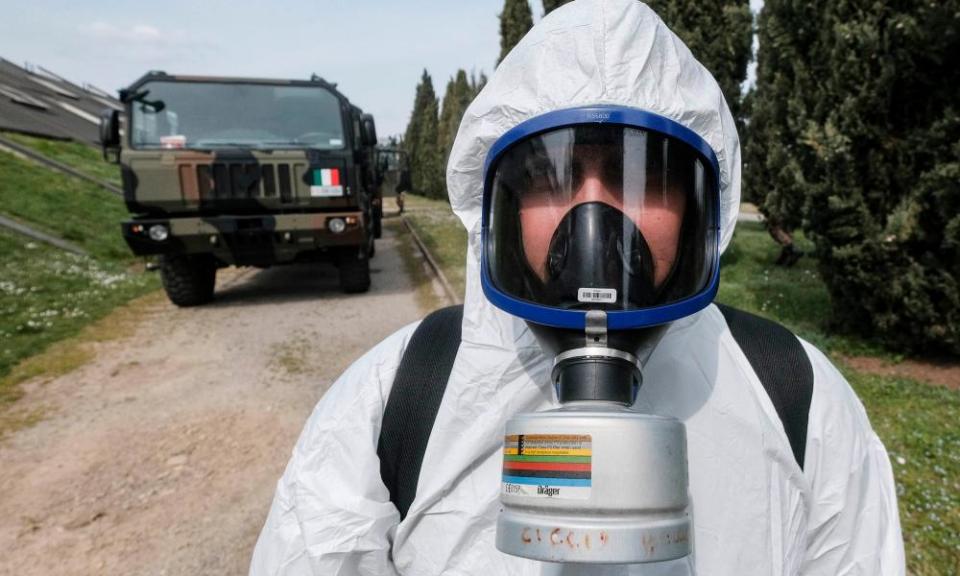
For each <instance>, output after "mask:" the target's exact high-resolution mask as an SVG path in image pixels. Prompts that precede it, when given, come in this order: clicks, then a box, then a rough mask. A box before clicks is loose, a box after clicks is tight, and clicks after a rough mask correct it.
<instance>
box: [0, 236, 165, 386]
mask: <svg viewBox="0 0 960 576" xmlns="http://www.w3.org/2000/svg"><path fill="white" fill-rule="evenodd" d="M0 253H2V254H3V255H4V257H3V259H2V260H0V343H2V344H0V405H3V404H8V403H10V402H12V401H13V400H16V399H17V398H18V397H19V387H18V386H17V385H18V384H19V383H21V382H23V381H24V380H27V379H29V378H31V377H34V376H38V375H41V374H51V373H52V374H61V373H64V372H65V371H69V369H72V367H75V366H76V365H79V364H82V363H83V361H84V360H85V359H86V358H85V357H82V355H81V356H78V354H80V352H77V351H75V350H71V351H67V350H60V351H59V352H58V353H57V354H55V355H52V356H46V357H42V358H41V357H37V358H34V359H31V360H26V359H27V358H29V357H31V356H35V355H37V354H38V353H40V352H42V351H43V350H45V349H47V348H48V347H49V346H51V345H52V344H54V343H55V342H58V341H61V340H64V339H65V338H69V337H71V336H74V335H76V334H78V333H79V332H80V331H81V329H83V328H84V327H85V326H87V325H89V324H91V323H92V322H94V321H96V320H98V319H100V318H102V317H103V316H105V315H106V314H107V313H109V312H110V311H111V310H113V309H114V308H115V307H116V306H118V305H120V304H123V303H125V302H127V301H129V300H131V299H133V298H136V297H138V296H141V295H143V294H145V293H147V292H150V291H153V290H156V289H157V288H158V286H159V282H158V280H157V278H156V277H155V276H154V275H150V274H144V273H142V272H139V271H136V270H131V269H129V267H128V266H127V264H126V263H125V262H105V261H101V260H96V259H94V258H91V257H83V256H77V255H75V254H71V253H69V252H63V251H60V250H57V249H56V248H52V247H49V246H46V245H43V244H38V243H35V242H30V241H26V240H24V239H23V238H22V237H20V236H14V235H11V234H9V233H7V232H4V231H0ZM103 333H104V329H103V328H101V329H100V331H99V332H94V333H91V336H93V337H97V335H98V334H103ZM25 360H26V361H25Z"/></svg>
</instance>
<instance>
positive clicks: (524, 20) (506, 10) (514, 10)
mask: <svg viewBox="0 0 960 576" xmlns="http://www.w3.org/2000/svg"><path fill="white" fill-rule="evenodd" d="M531 28H533V13H532V12H531V11H530V5H529V4H528V3H527V0H506V2H505V3H504V5H503V12H501V13H500V57H499V58H497V64H500V62H502V61H503V59H504V58H505V57H506V56H507V54H508V53H509V52H510V51H511V50H513V47H514V46H516V45H517V42H520V39H521V38H523V36H524V35H525V34H526V33H527V32H529V31H530V29H531Z"/></svg>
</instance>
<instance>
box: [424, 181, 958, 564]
mask: <svg viewBox="0 0 960 576" xmlns="http://www.w3.org/2000/svg"><path fill="white" fill-rule="evenodd" d="M408 206H409V207H410V212H409V213H408V215H407V217H408V218H409V219H410V220H411V222H413V224H414V226H415V227H416V229H417V232H418V233H419V234H420V236H421V237H422V239H423V240H424V243H425V244H427V246H428V248H429V249H430V250H431V251H434V250H435V251H434V252H433V254H434V256H435V257H436V258H437V259H438V260H439V261H440V265H441V266H442V267H443V268H444V273H445V274H446V275H447V277H448V278H449V279H450V281H451V283H455V285H456V286H457V287H458V289H460V290H461V291H462V288H463V267H464V259H465V248H466V232H465V231H464V230H463V227H462V226H461V225H460V222H459V220H458V219H457V218H456V216H454V215H453V214H452V212H451V210H450V207H449V205H448V204H447V203H446V202H444V201H435V200H427V199H424V198H422V197H416V196H408ZM797 242H798V244H799V246H800V247H801V248H802V249H804V250H806V251H807V252H808V253H809V252H810V249H811V246H810V244H809V243H808V242H807V241H806V240H805V239H804V238H803V237H802V236H800V237H799V238H798V239H797ZM778 253H779V247H778V246H776V245H775V244H774V243H773V241H772V240H770V238H769V236H768V235H767V233H766V232H765V231H764V229H763V226H762V225H761V224H753V223H740V224H738V225H737V232H736V235H735V237H734V240H733V243H732V245H731V246H730V247H729V248H728V249H727V251H726V253H725V254H724V257H723V260H722V266H721V281H720V293H719V295H718V298H717V299H718V300H719V301H721V302H724V303H727V304H730V305H732V306H736V307H738V308H742V309H745V310H749V311H751V312H754V313H757V314H760V315H763V316H766V317H768V318H772V319H774V320H776V321H778V322H781V323H782V324H784V325H786V326H787V327H789V328H790V329H791V330H793V331H794V332H796V333H797V334H799V335H800V336H802V337H803V338H805V339H807V340H809V341H811V342H813V343H814V344H816V345H817V346H818V347H820V348H821V349H822V350H824V351H825V352H826V353H827V354H829V355H830V356H831V357H832V358H833V359H834V362H836V363H837V364H838V365H839V366H840V368H841V370H843V372H844V374H845V375H846V377H847V379H848V380H849V381H850V383H851V385H852V386H853V387H854V389H855V390H856V391H857V394H858V395H859V396H860V399H861V400H862V401H863V404H864V405H865V407H866V409H867V412H868V413H869V415H870V421H871V423H872V424H873V427H874V429H875V430H876V431H877V434H878V435H879V436H880V438H881V439H882V440H883V442H884V444H885V445H886V447H887V450H888V452H889V453H890V458H891V462H892V464H893V469H894V475H895V480H896V485H897V494H898V496H899V504H900V520H901V523H902V526H903V534H904V539H905V545H906V552H907V566H908V570H909V572H910V573H911V574H913V575H914V576H933V575H947V574H953V575H956V574H960V560H958V559H960V427H958V425H957V423H958V422H960V391H957V390H949V389H946V388H941V387H937V386H933V385H929V384H926V383H923V382H917V381H913V380H909V379H903V378H894V377H885V376H876V375H871V374H867V373H862V372H857V371H855V370H852V369H850V368H848V367H846V366H845V365H844V364H843V361H842V356H846V355H866V356H878V357H882V358H884V359H887V360H890V359H894V360H895V359H897V358H899V357H900V356H899V355H896V354H892V353H890V352H889V351H885V350H883V349H882V348H881V347H879V346H877V345H875V344H873V343H871V342H869V341H865V340H863V339H858V338H855V337H850V336H841V335H837V334H831V333H829V332H828V331H827V330H826V329H825V326H826V324H827V320H828V319H829V315H830V306H829V298H828V294H827V290H826V287H825V286H824V284H823V282H822V281H821V279H820V276H819V274H818V273H817V270H816V262H815V261H814V260H813V259H812V258H810V257H804V258H801V259H800V261H799V262H798V263H797V264H796V265H795V266H794V267H793V268H790V269H784V268H779V267H776V266H774V265H773V262H774V260H775V259H776V257H777V254H778ZM455 279H456V280H455Z"/></svg>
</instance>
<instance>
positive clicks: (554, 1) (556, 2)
mask: <svg viewBox="0 0 960 576" xmlns="http://www.w3.org/2000/svg"><path fill="white" fill-rule="evenodd" d="M572 1H573V0H543V15H544V16H546V15H547V14H549V13H551V12H553V11H554V10H556V9H557V8H559V7H561V6H563V5H564V4H566V3H568V2H572Z"/></svg>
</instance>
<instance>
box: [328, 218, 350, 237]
mask: <svg viewBox="0 0 960 576" xmlns="http://www.w3.org/2000/svg"><path fill="white" fill-rule="evenodd" d="M327 228H329V229H330V231H331V232H333V233H334V234H339V233H341V232H343V231H344V230H346V229H347V223H346V222H344V221H343V218H331V219H329V220H327Z"/></svg>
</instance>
